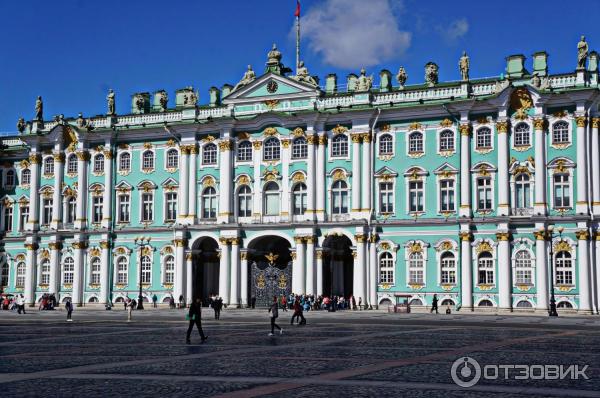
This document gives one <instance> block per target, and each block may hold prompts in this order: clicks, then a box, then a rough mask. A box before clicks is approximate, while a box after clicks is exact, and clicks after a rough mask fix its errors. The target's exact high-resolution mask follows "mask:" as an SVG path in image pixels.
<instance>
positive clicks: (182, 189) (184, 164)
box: [175, 144, 196, 300]
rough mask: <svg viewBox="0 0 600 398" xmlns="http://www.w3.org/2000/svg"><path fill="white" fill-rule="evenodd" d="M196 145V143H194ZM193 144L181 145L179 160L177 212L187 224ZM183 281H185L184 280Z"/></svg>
mask: <svg viewBox="0 0 600 398" xmlns="http://www.w3.org/2000/svg"><path fill="white" fill-rule="evenodd" d="M193 145H196V144H193ZM191 146H192V145H181V149H180V153H181V159H180V160H179V192H178V193H177V200H179V211H178V212H177V222H178V223H180V224H187V220H186V218H187V215H188V210H189V208H188V199H189V198H188V195H189V191H188V189H189V186H188V184H187V182H188V181H189V168H188V167H189V165H188V163H189V157H190V147H191ZM181 261H182V263H181V266H182V270H183V257H182V260H181ZM182 283H183V282H182ZM181 289H182V291H183V285H181ZM180 294H181V293H180ZM178 299H179V296H177V297H175V300H178Z"/></svg>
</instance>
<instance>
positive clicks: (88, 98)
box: [0, 0, 600, 131]
mask: <svg viewBox="0 0 600 398" xmlns="http://www.w3.org/2000/svg"><path fill="white" fill-rule="evenodd" d="M294 9H295V0H251V1H250V0H229V1H223V0H221V1H213V0H202V1H200V0H198V1H180V0H171V1H164V0H163V1H156V0H145V1H137V0H135V1H134V0H131V1H117V0H103V1H84V0H78V1H76V0H64V1H57V2H50V1H41V0H39V1H33V0H32V1H2V2H0V72H1V73H0V131H15V123H16V120H17V118H18V117H19V116H21V115H22V116H24V117H25V118H26V119H27V120H30V119H31V118H32V117H33V114H34V111H33V109H34V102H35V97H36V96H37V95H42V96H43V97H44V105H45V112H44V113H45V117H46V118H47V119H49V118H51V117H52V115H55V114H58V113H64V114H65V115H67V116H76V115H77V113H78V112H83V113H84V115H85V116H91V115H97V114H101V113H104V112H105V111H106V102H105V97H106V92H107V91H108V89H109V88H113V89H114V90H115V91H116V93H117V112H118V113H127V112H129V107H130V95H131V94H133V93H134V92H138V91H149V92H153V91H155V90H157V89H163V88H164V89H166V90H168V91H169V93H170V97H171V99H172V100H173V99H174V91H175V90H176V89H178V88H182V87H185V86H188V85H193V86H194V87H195V88H197V89H199V91H200V102H201V103H206V102H207V99H208V94H207V92H208V88H210V87H211V86H213V85H215V86H219V87H220V86H221V85H222V84H224V83H231V84H235V83H236V82H237V81H238V80H239V79H240V78H241V76H242V74H243V72H244V70H245V67H246V65H247V64H252V65H253V66H254V68H255V70H256V71H257V72H262V71H263V68H264V62H265V61H266V53H267V51H268V50H269V49H270V46H271V44H272V43H273V42H276V43H277V44H278V46H279V48H280V49H281V51H282V52H283V54H284V59H283V61H284V63H286V64H288V65H293V64H294V62H295V49H294V46H295V42H294V35H293V26H294V17H293V12H294ZM302 14H303V16H302V25H303V42H302V58H303V59H304V60H305V63H306V65H307V67H308V68H309V71H310V72H311V74H314V75H318V76H320V77H321V79H323V78H324V77H325V76H326V75H327V74H328V73H333V72H335V73H337V74H338V79H339V80H341V81H343V80H344V79H345V76H346V75H347V74H348V73H350V72H355V73H357V72H358V71H359V70H360V67H361V66H366V67H367V71H368V74H374V75H376V76H377V74H378V72H379V71H380V70H381V69H382V68H387V69H389V70H391V71H392V72H393V73H394V74H395V73H396V71H397V70H398V67H399V66H400V65H403V66H405V68H406V70H407V72H408V75H409V80H408V83H409V84H415V83H420V82H422V81H423V66H424V65H425V63H427V62H428V61H434V62H436V63H437V64H438V65H439V66H440V79H441V80H455V79H458V78H459V73H458V68H457V62H458V58H459V57H460V54H461V52H462V50H463V49H465V50H467V52H468V53H469V55H470V57H471V76H472V77H484V76H495V75H499V74H500V73H502V72H503V70H504V66H505V60H504V58H505V57H506V56H507V55H510V54H516V53H523V54H525V55H526V56H527V57H528V60H527V63H528V65H530V64H531V54H532V53H534V52H536V51H540V50H546V51H547V52H548V53H549V54H550V57H549V65H550V71H551V73H559V72H570V71H572V70H574V68H575V63H576V43H577V41H578V40H579V36H580V35H581V34H585V35H586V37H587V40H588V42H589V43H590V48H591V49H598V50H600V28H599V27H598V26H600V25H599V24H598V22H597V18H598V16H600V1H595V0H594V1H587V2H581V3H569V2H565V1H558V0H545V1H543V0H530V1H522V0H521V1H512V0H505V1H503V2H496V1H477V2H476V1H459V0H453V1H436V0H429V1H420V0H403V1H400V0H303V1H302ZM375 82H376V83H377V82H378V78H377V77H376V78H375Z"/></svg>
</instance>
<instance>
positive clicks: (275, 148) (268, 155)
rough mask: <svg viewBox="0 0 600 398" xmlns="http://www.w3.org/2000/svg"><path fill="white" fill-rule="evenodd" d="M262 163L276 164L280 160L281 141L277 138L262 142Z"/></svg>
mask: <svg viewBox="0 0 600 398" xmlns="http://www.w3.org/2000/svg"><path fill="white" fill-rule="evenodd" d="M262 147H263V161H264V162H276V161H279V160H281V141H280V140H279V138H277V137H269V138H267V139H266V140H264V142H263V145H262Z"/></svg>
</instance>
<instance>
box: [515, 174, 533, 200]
mask: <svg viewBox="0 0 600 398" xmlns="http://www.w3.org/2000/svg"><path fill="white" fill-rule="evenodd" d="M515 205H516V206H515V207H516V208H517V209H528V208H530V207H531V181H530V178H529V176H528V175H527V174H525V173H521V174H519V175H517V177H516V178H515Z"/></svg>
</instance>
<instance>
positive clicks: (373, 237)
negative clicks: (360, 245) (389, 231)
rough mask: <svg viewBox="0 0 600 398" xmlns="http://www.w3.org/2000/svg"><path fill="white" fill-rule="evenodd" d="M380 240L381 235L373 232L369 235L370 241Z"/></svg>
mask: <svg viewBox="0 0 600 398" xmlns="http://www.w3.org/2000/svg"><path fill="white" fill-rule="evenodd" d="M378 240H379V235H377V234H375V233H372V234H371V236H370V237H369V242H371V243H376V242H377V241H378Z"/></svg>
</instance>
